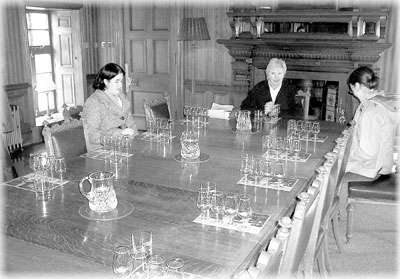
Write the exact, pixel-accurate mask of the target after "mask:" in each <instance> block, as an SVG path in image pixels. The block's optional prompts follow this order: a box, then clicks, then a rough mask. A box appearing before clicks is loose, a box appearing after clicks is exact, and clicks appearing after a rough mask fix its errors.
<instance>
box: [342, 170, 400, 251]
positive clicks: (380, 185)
mask: <svg viewBox="0 0 400 279" xmlns="http://www.w3.org/2000/svg"><path fill="white" fill-rule="evenodd" d="M398 183H399V174H398V173H392V174H388V175H381V176H380V177H379V178H378V179H376V180H374V181H357V182H349V187H348V198H347V232H346V237H347V242H348V243H349V242H350V240H351V238H352V236H353V233H352V230H353V218H354V212H355V210H356V208H355V204H356V203H368V204H376V205H379V204H392V205H396V204H397V201H398V199H399V196H398V188H397V187H398V186H397V185H398ZM371 229H372V228H371Z"/></svg>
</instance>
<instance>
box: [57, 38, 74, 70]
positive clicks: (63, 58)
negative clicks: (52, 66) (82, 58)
mask: <svg viewBox="0 0 400 279" xmlns="http://www.w3.org/2000/svg"><path fill="white" fill-rule="evenodd" d="M59 41H60V50H61V51H60V62H61V64H60V66H61V67H73V65H72V63H73V62H72V61H73V58H72V46H71V43H72V38H71V34H69V35H60V36H59ZM66 50H68V51H66Z"/></svg>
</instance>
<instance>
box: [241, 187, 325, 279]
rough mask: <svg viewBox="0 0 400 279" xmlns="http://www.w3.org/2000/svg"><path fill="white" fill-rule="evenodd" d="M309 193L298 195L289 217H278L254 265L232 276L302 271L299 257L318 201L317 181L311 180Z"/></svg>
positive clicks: (284, 273)
mask: <svg viewBox="0 0 400 279" xmlns="http://www.w3.org/2000/svg"><path fill="white" fill-rule="evenodd" d="M313 184H314V189H313V191H312V193H311V194H307V193H305V192H303V193H301V194H300V195H299V199H300V201H298V202H297V204H296V208H295V211H294V213H293V217H292V219H290V218H289V217H287V216H286V217H283V218H281V219H280V220H279V226H280V228H279V229H278V232H277V234H276V236H275V237H274V238H272V239H271V241H270V243H269V244H268V247H267V249H266V250H265V251H262V252H261V253H260V255H259V257H258V259H257V263H256V265H255V266H251V267H249V268H248V269H247V270H243V271H242V272H240V273H238V274H237V276H235V278H242V279H243V278H257V279H260V278H271V277H274V276H278V277H285V278H286V277H292V276H296V275H297V274H299V273H301V272H303V259H304V255H305V252H306V249H307V246H308V243H309V240H310V237H311V232H312V228H313V227H314V226H313V224H314V222H315V221H316V220H317V219H316V214H317V209H318V204H319V202H320V189H321V187H319V186H320V182H319V181H315V183H313Z"/></svg>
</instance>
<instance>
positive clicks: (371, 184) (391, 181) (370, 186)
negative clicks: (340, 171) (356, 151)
mask: <svg viewBox="0 0 400 279" xmlns="http://www.w3.org/2000/svg"><path fill="white" fill-rule="evenodd" d="M349 197H350V198H364V199H379V200H397V189H396V174H388V175H381V176H380V177H379V178H378V179H376V180H374V181H368V182H366V181H357V182H349Z"/></svg>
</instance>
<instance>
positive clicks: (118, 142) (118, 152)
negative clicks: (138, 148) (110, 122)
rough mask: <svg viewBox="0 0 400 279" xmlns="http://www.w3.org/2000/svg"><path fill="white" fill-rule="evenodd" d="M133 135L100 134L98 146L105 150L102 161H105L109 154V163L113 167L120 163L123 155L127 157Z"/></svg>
mask: <svg viewBox="0 0 400 279" xmlns="http://www.w3.org/2000/svg"><path fill="white" fill-rule="evenodd" d="M133 137H134V136H133V135H113V134H111V133H101V134H100V144H101V145H102V146H103V148H104V149H105V151H106V152H105V153H104V159H105V160H106V159H107V155H110V154H111V160H110V162H111V163H112V164H114V165H118V164H120V163H121V161H122V159H123V156H122V154H124V153H125V155H126V156H128V155H129V149H130V146H131V144H132V140H133Z"/></svg>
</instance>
